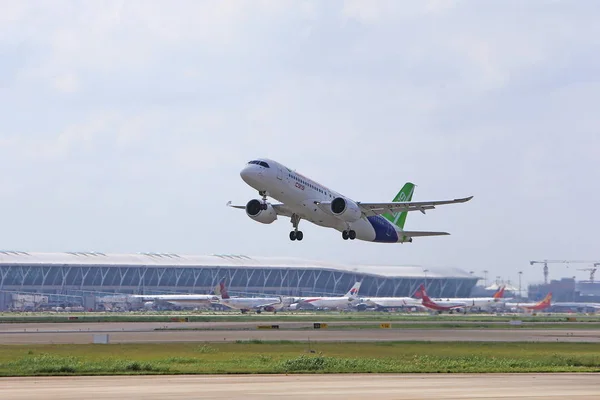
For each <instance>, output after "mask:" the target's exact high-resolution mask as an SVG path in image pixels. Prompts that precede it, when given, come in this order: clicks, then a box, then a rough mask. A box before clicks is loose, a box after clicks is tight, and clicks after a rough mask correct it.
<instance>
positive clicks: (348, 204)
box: [331, 197, 362, 222]
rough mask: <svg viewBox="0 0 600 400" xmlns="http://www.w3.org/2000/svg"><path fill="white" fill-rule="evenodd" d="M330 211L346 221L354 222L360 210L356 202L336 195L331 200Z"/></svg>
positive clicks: (358, 216)
mask: <svg viewBox="0 0 600 400" xmlns="http://www.w3.org/2000/svg"><path fill="white" fill-rule="evenodd" d="M331 212H332V213H333V215H335V216H336V217H339V218H341V219H343V220H344V221H346V222H355V221H358V220H359V219H360V217H361V216H362V212H361V211H360V207H359V206H358V204H356V203H355V202H353V201H352V200H348V199H345V198H343V197H336V198H335V199H333V201H332V202H331Z"/></svg>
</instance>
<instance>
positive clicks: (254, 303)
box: [219, 297, 282, 310]
mask: <svg viewBox="0 0 600 400" xmlns="http://www.w3.org/2000/svg"><path fill="white" fill-rule="evenodd" d="M280 300H281V299H280V298H279V297H231V298H229V299H221V300H220V301H219V303H221V304H223V305H226V306H227V307H230V308H234V309H236V310H252V309H254V308H257V307H261V306H272V307H274V308H278V307H277V306H279V305H281V304H282V303H281V301H280Z"/></svg>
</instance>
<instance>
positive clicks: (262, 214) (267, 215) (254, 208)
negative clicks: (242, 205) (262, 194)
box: [246, 199, 277, 224]
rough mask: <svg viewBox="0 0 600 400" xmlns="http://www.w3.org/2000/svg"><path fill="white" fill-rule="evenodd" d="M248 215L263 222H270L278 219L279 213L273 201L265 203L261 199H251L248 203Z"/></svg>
mask: <svg viewBox="0 0 600 400" xmlns="http://www.w3.org/2000/svg"><path fill="white" fill-rule="evenodd" d="M265 205H266V206H267V207H266V210H265V207H264V206H265ZM246 215H248V216H249V217H250V218H252V219H253V220H255V221H258V222H260V223H262V224H270V223H272V222H273V221H275V220H276V219H277V213H276V212H275V209H274V208H273V206H272V205H271V203H268V202H267V203H263V202H261V201H260V200H256V199H253V200H250V201H249V202H248V203H247V204H246Z"/></svg>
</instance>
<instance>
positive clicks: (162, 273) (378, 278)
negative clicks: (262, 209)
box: [0, 251, 479, 308]
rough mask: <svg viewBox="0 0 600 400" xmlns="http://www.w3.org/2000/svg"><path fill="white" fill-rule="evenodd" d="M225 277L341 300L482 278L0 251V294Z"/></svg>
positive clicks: (456, 292) (209, 286)
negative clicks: (354, 291) (357, 285)
mask: <svg viewBox="0 0 600 400" xmlns="http://www.w3.org/2000/svg"><path fill="white" fill-rule="evenodd" d="M223 278H225V279H226V282H227V286H228V288H229V291H230V292H231V293H236V292H237V293H255V294H281V295H292V296H311V295H323V294H333V295H339V294H344V293H346V292H347V291H348V290H349V289H350V287H351V286H352V285H353V284H354V282H355V281H358V280H362V282H363V283H362V286H361V289H360V295H365V296H410V295H412V294H413V293H414V292H415V290H416V289H417V287H418V285H420V284H421V283H425V284H426V287H427V290H428V292H429V294H430V295H431V296H435V297H467V296H468V295H469V294H470V293H471V289H472V288H473V286H474V285H475V283H476V282H477V280H478V279H479V278H478V277H476V276H473V275H470V274H469V273H468V272H466V271H463V270H460V269H455V268H426V269H425V268H422V267H417V266H379V265H347V264H341V263H329V262H321V261H311V260H303V259H297V258H279V257H248V256H239V255H209V256H193V255H179V254H164V253H160V254H158V253H141V254H105V253H98V252H69V253H28V252H16V251H2V252H0V291H20V292H36V293H59V294H65V295H84V294H87V295H89V293H90V292H103V293H135V294H151V293H167V292H171V293H209V292H211V291H212V290H213V288H214V287H215V286H216V285H217V283H218V282H219V281H220V280H221V279H223ZM86 308H88V307H87V305H86Z"/></svg>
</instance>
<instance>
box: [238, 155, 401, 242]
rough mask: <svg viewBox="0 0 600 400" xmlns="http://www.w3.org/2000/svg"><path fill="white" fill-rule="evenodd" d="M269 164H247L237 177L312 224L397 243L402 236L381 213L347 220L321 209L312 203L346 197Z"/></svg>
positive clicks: (362, 237) (295, 173)
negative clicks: (350, 220) (350, 221)
mask: <svg viewBox="0 0 600 400" xmlns="http://www.w3.org/2000/svg"><path fill="white" fill-rule="evenodd" d="M263 160H264V161H265V164H267V165H268V167H265V166H261V165H259V164H248V165H246V167H244V169H243V170H242V171H241V172H240V176H241V177H242V179H243V180H244V182H246V183H247V184H248V185H249V186H251V187H253V188H254V189H256V190H258V191H259V192H263V191H264V192H267V194H268V195H269V196H270V197H272V198H274V199H276V200H278V201H280V202H281V203H283V204H285V206H286V208H288V209H289V210H291V211H292V212H293V213H294V214H296V215H297V216H298V217H300V218H301V219H303V220H306V221H310V222H312V223H313V224H315V225H319V226H322V227H328V228H333V229H336V230H338V231H340V232H343V231H345V230H347V229H352V230H354V231H355V232H356V239H360V240H365V241H371V242H372V241H376V242H387V243H398V242H401V241H403V240H404V237H403V236H402V235H401V234H400V235H399V234H398V229H396V226H395V225H394V224H392V223H391V222H389V221H388V220H387V219H386V218H384V217H383V216H380V215H377V216H370V217H365V216H363V217H361V218H360V219H358V220H357V221H355V222H352V223H348V222H345V221H344V220H343V219H341V218H337V217H336V216H334V215H332V214H330V213H327V212H326V211H323V210H322V209H321V208H319V206H317V204H316V203H315V202H330V201H332V200H333V199H335V198H336V197H345V196H343V195H341V194H340V193H338V192H336V191H334V190H331V189H330V188H328V187H326V186H324V185H322V184H320V183H317V182H315V181H313V180H312V179H309V178H307V177H305V176H304V175H301V174H299V173H297V172H295V171H292V170H291V169H289V168H287V167H285V166H284V165H282V164H280V163H278V162H276V161H273V160H266V159H263Z"/></svg>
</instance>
